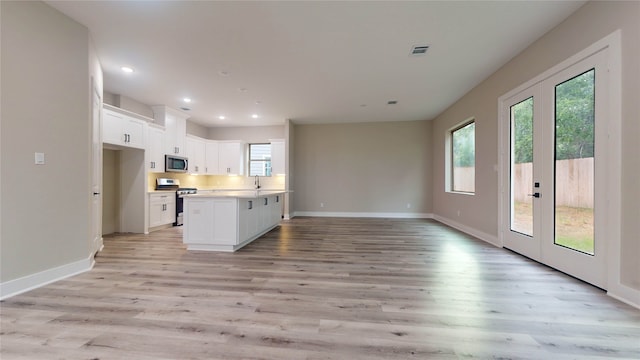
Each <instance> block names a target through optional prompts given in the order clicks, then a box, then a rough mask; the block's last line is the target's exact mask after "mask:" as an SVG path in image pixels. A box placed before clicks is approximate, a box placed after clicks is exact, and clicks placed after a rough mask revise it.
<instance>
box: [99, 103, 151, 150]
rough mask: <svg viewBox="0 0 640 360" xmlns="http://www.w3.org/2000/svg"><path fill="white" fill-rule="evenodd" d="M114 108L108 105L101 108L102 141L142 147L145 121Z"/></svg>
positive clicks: (143, 145)
mask: <svg viewBox="0 0 640 360" xmlns="http://www.w3.org/2000/svg"><path fill="white" fill-rule="evenodd" d="M114 109H117V108H115V107H112V106H109V105H104V107H103V109H102V115H103V116H102V142H103V143H107V144H113V145H120V146H126V147H132V148H138V149H144V148H145V132H146V129H145V126H146V121H144V120H140V119H136V118H134V117H131V116H129V115H125V114H124V113H123V112H124V111H122V112H120V111H116V110H114Z"/></svg>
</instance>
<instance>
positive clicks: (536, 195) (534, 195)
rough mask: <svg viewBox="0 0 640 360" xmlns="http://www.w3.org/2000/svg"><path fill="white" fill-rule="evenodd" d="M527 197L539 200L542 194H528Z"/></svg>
mask: <svg viewBox="0 0 640 360" xmlns="http://www.w3.org/2000/svg"><path fill="white" fill-rule="evenodd" d="M527 196H533V197H534V198H539V197H540V193H539V192H537V193H533V194H527Z"/></svg>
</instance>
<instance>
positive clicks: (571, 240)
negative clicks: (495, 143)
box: [500, 48, 608, 288]
mask: <svg viewBox="0 0 640 360" xmlns="http://www.w3.org/2000/svg"><path fill="white" fill-rule="evenodd" d="M606 60H607V49H606V48H605V49H601V50H599V51H597V52H595V53H593V54H591V55H590V56H588V57H586V58H584V59H581V60H579V61H575V62H574V63H572V64H570V65H567V66H566V67H565V68H562V69H559V70H558V71H556V72H554V73H552V74H550V75H549V76H546V77H544V78H542V79H540V81H538V82H535V83H533V84H530V85H529V86H528V87H525V88H524V89H519V90H518V91H517V92H515V93H512V94H508V95H507V96H506V97H504V98H501V101H500V112H501V114H500V118H501V134H500V136H501V144H502V145H501V154H502V159H501V174H500V176H501V183H502V192H501V200H500V201H501V210H502V211H501V217H502V219H501V225H500V234H501V238H502V243H503V245H504V247H506V248H509V249H511V250H513V251H516V252H518V253H520V254H523V255H525V256H527V257H530V258H532V259H534V260H536V261H539V262H542V263H544V264H547V265H549V266H551V267H553V268H556V269H558V270H560V271H563V272H565V273H567V274H570V275H572V276H575V277H577V278H579V279H582V280H584V281H586V282H589V283H591V284H594V285H596V286H598V287H602V288H606V284H607V281H606V279H607V273H606V269H607V267H606V265H607V262H606V249H607V239H606V236H605V225H606V218H607V217H606V209H607V191H608V189H607V186H606V179H607V173H606V172H607V166H606V164H607V157H608V155H607V141H608V140H607V121H608V120H607V108H608V97H607V89H608V86H607V84H608V72H607V66H606V65H607V64H606Z"/></svg>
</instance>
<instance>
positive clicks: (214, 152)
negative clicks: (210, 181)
mask: <svg viewBox="0 0 640 360" xmlns="http://www.w3.org/2000/svg"><path fill="white" fill-rule="evenodd" d="M219 147H220V146H219V144H218V142H217V141H212V140H209V141H206V142H205V173H206V174H207V175H222V173H221V172H220V160H219V159H218V156H219V155H218V154H219V152H220V150H219Z"/></svg>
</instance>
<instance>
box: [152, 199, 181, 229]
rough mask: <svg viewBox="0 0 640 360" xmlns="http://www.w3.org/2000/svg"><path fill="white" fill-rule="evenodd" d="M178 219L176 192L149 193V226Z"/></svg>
mask: <svg viewBox="0 0 640 360" xmlns="http://www.w3.org/2000/svg"><path fill="white" fill-rule="evenodd" d="M175 221H176V194H175V192H167V193H150V194H149V227H150V228H152V227H156V226H161V225H167V224H172V223H174V222H175Z"/></svg>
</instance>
